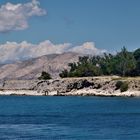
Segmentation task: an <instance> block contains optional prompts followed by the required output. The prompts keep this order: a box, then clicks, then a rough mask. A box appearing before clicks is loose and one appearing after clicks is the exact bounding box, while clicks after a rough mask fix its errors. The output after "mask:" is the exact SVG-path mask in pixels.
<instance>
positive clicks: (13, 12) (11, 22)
mask: <svg viewBox="0 0 140 140" xmlns="http://www.w3.org/2000/svg"><path fill="white" fill-rule="evenodd" d="M39 5H40V3H39V1H37V0H32V1H31V2H28V3H25V4H21V3H18V4H12V3H9V2H8V3H6V4H5V5H2V6H1V7H0V32H9V31H12V30H24V29H26V28H28V19H29V18H30V17H32V16H42V15H45V14H46V11H45V10H44V9H41V8H40V7H39Z"/></svg>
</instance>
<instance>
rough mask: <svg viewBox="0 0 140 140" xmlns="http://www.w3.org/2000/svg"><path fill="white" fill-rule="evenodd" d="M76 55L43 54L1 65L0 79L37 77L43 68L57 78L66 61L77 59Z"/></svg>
mask: <svg viewBox="0 0 140 140" xmlns="http://www.w3.org/2000/svg"><path fill="white" fill-rule="evenodd" d="M78 57H79V54H77V53H70V52H69V53H63V54H51V55H45V56H41V57H38V58H34V59H30V60H26V61H22V62H16V63H12V64H5V65H1V66H0V80H5V79H12V80H13V79H14V80H17V79H20V80H29V79H37V78H38V77H39V76H40V74H41V72H42V71H43V70H44V71H47V72H49V73H50V74H51V75H52V77H53V78H57V77H58V75H59V73H60V72H61V71H62V70H63V69H64V68H67V67H68V66H67V65H68V63H70V62H74V61H77V60H78Z"/></svg>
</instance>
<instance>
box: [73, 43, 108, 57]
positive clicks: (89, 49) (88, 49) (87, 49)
mask: <svg viewBox="0 0 140 140" xmlns="http://www.w3.org/2000/svg"><path fill="white" fill-rule="evenodd" d="M71 51H72V52H79V53H81V54H92V55H100V54H102V53H104V52H106V50H101V49H98V48H96V47H95V43H94V42H85V43H84V44H83V45H81V46H76V47H73V48H72V49H71Z"/></svg>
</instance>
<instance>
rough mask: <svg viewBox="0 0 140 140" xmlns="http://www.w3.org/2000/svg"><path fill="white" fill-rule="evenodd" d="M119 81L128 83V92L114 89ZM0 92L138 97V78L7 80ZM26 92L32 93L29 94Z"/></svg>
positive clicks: (139, 79)
mask: <svg viewBox="0 0 140 140" xmlns="http://www.w3.org/2000/svg"><path fill="white" fill-rule="evenodd" d="M119 80H121V81H126V82H127V83H128V86H129V88H128V91H126V92H122V93H121V92H120V90H119V89H116V82H117V81H119ZM1 90H6V91H7V90H8V91H12V94H13V91H14V90H15V91H16V93H19V91H22V93H23V91H24V95H50V96H53V95H56V96H58V95H59V96H66V95H67V96H68V95H81V96H86V95H88V96H95V95H97V96H140V78H127V79H123V78H120V77H116V76H108V77H85V78H64V79H54V80H48V81H45V80H42V81H39V80H12V81H9V80H8V81H4V82H3V84H1ZM17 91H18V92H17ZM26 91H27V93H26ZM28 91H32V92H30V94H29V92H28ZM8 93H9V92H8ZM22 93H21V94H22ZM31 93H32V94H31ZM0 94H2V93H0ZM21 94H20V95H21Z"/></svg>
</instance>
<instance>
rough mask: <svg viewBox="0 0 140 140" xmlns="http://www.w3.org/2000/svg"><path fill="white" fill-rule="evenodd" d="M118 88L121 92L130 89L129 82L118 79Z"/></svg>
mask: <svg viewBox="0 0 140 140" xmlns="http://www.w3.org/2000/svg"><path fill="white" fill-rule="evenodd" d="M115 86H116V90H118V89H120V91H121V92H125V91H127V90H128V83H127V82H123V81H117V83H116V85H115Z"/></svg>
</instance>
